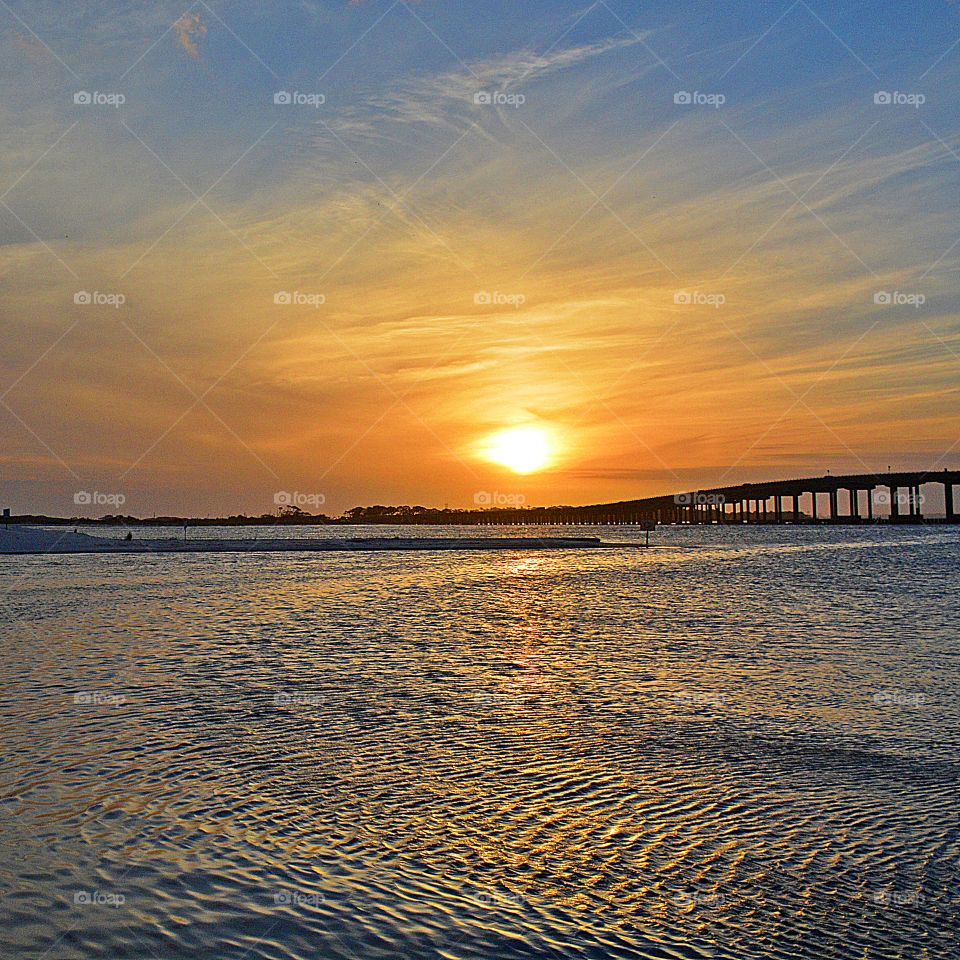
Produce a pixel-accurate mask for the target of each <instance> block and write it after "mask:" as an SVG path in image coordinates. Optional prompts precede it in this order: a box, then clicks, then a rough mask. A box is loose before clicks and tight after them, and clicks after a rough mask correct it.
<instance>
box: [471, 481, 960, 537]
mask: <svg viewBox="0 0 960 960" xmlns="http://www.w3.org/2000/svg"><path fill="white" fill-rule="evenodd" d="M933 484H936V485H939V486H941V487H942V489H943V502H944V514H945V515H944V516H942V517H941V516H937V517H936V518H931V516H930V515H929V511H928V512H927V514H925V513H924V509H923V507H924V503H925V497H924V495H923V492H922V488H924V487H927V486H929V485H933ZM956 484H960V471H956V470H943V471H940V472H931V471H912V472H897V473H884V474H850V475H846V476H831V475H829V474H828V475H826V476H823V477H805V478H801V479H793V480H772V481H765V482H762V483H746V484H739V485H737V486H729V487H713V488H710V489H703V490H691V491H686V492H683V493H675V494H669V495H666V496H660V497H647V498H645V499H641V500H625V501H621V502H619V503H607V504H597V505H593V506H586V507H545V508H534V509H511V510H493V511H485V512H484V515H483V516H484V519H483V521H481V522H484V523H497V524H512V523H521V524H531V523H545V524H590V525H596V524H600V525H603V524H614V525H616V524H650V523H658V524H801V523H807V524H814V523H826V524H870V523H894V524H911V523H929V522H934V523H958V522H960V521H958V517H957V512H956V505H957V501H956V500H955V498H954V490H953V488H954V486H955V485H956ZM466 522H469V521H466Z"/></svg>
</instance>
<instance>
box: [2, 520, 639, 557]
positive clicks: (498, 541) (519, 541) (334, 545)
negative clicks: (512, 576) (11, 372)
mask: <svg viewBox="0 0 960 960" xmlns="http://www.w3.org/2000/svg"><path fill="white" fill-rule="evenodd" d="M135 536H136V535H135ZM601 546H608V544H604V543H602V542H601V541H600V539H599V538H598V537H456V538H455V537H450V538H442V537H361V538H340V539H333V538H330V539H319V538H317V539H282V538H277V539H259V540H253V539H250V540H214V539H202V540H201V539H196V540H149V539H146V538H144V539H134V540H120V539H114V538H112V537H91V536H89V535H87V534H85V533H73V532H72V531H63V530H50V529H47V528H45V527H25V526H20V525H17V524H11V525H10V526H9V527H0V554H4V553H6V554H25V553H218V552H231V553H240V552H243V551H251V552H261V553H262V552H265V551H267V552H271V551H286V552H289V551H344V550H556V549H573V548H583V547H601ZM609 546H614V544H609ZM616 546H628V544H616Z"/></svg>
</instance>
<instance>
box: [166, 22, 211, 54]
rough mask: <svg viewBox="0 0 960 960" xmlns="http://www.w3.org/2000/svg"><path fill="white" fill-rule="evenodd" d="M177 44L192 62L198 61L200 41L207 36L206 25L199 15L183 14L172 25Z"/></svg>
mask: <svg viewBox="0 0 960 960" xmlns="http://www.w3.org/2000/svg"><path fill="white" fill-rule="evenodd" d="M173 30H174V34H175V35H176V38H177V43H179V44H180V46H181V47H183V49H184V50H186V51H187V53H188V54H190V56H191V57H193V58H194V60H199V59H200V47H199V43H200V41H201V40H202V39H203V38H204V37H205V36H206V35H207V25H206V24H205V23H204V22H203V19H202V18H201V16H200V14H199V13H190V12H187V13H184V14H183V15H182V16H181V17H180V18H179V19H178V20H177V21H176V22H175V23H174V25H173Z"/></svg>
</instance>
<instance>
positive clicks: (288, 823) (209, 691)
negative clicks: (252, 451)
mask: <svg viewBox="0 0 960 960" xmlns="http://www.w3.org/2000/svg"><path fill="white" fill-rule="evenodd" d="M578 531H579V532H582V533H583V534H584V535H591V534H598V535H600V536H603V537H604V539H616V538H621V539H625V540H633V539H636V538H637V534H635V533H633V532H631V531H630V530H629V529H627V528H613V529H597V530H594V529H593V528H578ZM91 532H93V531H91ZM96 532H98V533H100V532H103V531H96ZM255 532H256V531H251V530H250V529H249V528H242V529H241V530H240V531H238V532H237V535H238V536H250V535H251V534H252V533H255ZM269 532H270V535H274V533H275V532H276V531H274V530H273V529H271V531H269ZM305 532H306V531H305V530H304V529H303V528H294V529H293V530H292V531H291V533H292V534H294V535H298V536H302V535H303V534H304V533H305ZM314 532H315V533H316V535H330V532H328V531H323V530H319V531H314ZM349 532H350V533H351V534H352V535H358V534H362V533H367V534H368V535H369V534H371V533H376V534H393V533H397V534H406V535H409V534H410V533H411V530H410V528H403V529H400V530H391V529H389V528H388V529H383V528H377V529H375V530H372V531H371V530H370V529H369V528H366V529H365V530H353V531H349ZM413 532H414V533H416V534H417V535H422V534H425V533H430V532H432V533H435V534H437V535H451V534H455V533H456V531H451V530H449V529H438V530H433V531H431V530H428V529H424V528H417V529H416V530H415V531H413ZM469 532H470V533H471V534H475V533H476V532H477V531H476V530H474V529H472V528H471V530H470V531H469ZM481 532H482V531H481ZM489 532H490V533H491V534H496V533H497V532H498V531H496V530H495V529H491V530H490V531H489ZM509 532H510V533H511V534H514V533H516V532H517V530H516V528H511V529H510V531H509ZM529 532H530V533H531V534H532V535H536V534H542V533H546V532H547V531H545V530H543V529H541V528H537V529H536V530H533V531H529ZM561 532H563V531H561ZM566 532H569V531H566ZM259 533H260V535H262V536H265V535H267V531H260V532H259ZM332 533H333V535H338V536H342V535H344V530H343V529H342V528H339V529H335V530H334V531H333V532H332ZM191 535H193V533H191ZM197 535H201V532H200V531H198V532H197ZM221 535H222V531H221ZM653 541H654V542H655V543H658V544H662V545H663V548H661V549H656V550H650V551H636V550H617V549H612V550H585V551H569V552H568V551H561V552H551V553H541V554H537V553H526V554H523V553H503V554H501V553H461V552H453V553H438V554H431V553H428V552H424V553H417V554H414V555H409V554H390V553H383V554H363V555H356V554H342V553H341V554H320V555H316V554H313V555H295V554H251V555H249V556H247V555H203V554H201V555H165V556H136V557H130V556H115V555H114V556H111V555H92V556H91V555H87V556H61V557H19V558H18V557H6V558H0V599H2V601H3V605H4V617H3V624H2V627H0V630H2V635H3V642H2V645H0V676H2V678H3V689H4V696H3V698H2V699H0V733H2V737H3V743H4V759H3V765H2V772H0V803H2V806H0V810H2V818H0V955H2V956H4V957H13V958H20V957H37V958H48V960H55V958H124V960H126V958H149V957H156V958H161V960H165V958H168V957H170V958H181V957H184V958H185V957H207V956H210V957H224V958H259V957H265V958H308V957H309V958H317V957H321V958H326V957H331V958H339V957H343V958H348V957H349V958H369V957H384V958H394V957H396V958H399V957H413V958H421V957H422V958H438V960H439V958H445V960H459V958H481V957H482V958H501V957H503V958H526V957H557V958H560V957H564V958H565V957H577V958H597V960H599V958H608V957H613V958H621V957H623V958H626V957H638V958H654V957H681V958H682V957H690V958H699V957H715V958H727V957H729V958H738V960H739V958H745V957H771V958H781V957H782V958H784V960H786V958H791V960H792V958H798V957H800V958H805V957H811V958H813V957H816V958H834V957H836V958H851V957H856V958H858V960H864V958H869V960H872V958H923V960H932V958H939V957H944V958H946V957H952V958H955V957H957V956H958V955H960V949H958V946H957V939H956V938H957V929H958V927H960V830H958V826H960V814H958V803H957V797H958V786H960V698H958V693H960V641H958V637H957V623H958V619H960V618H958V613H960V602H958V599H957V591H956V586H957V578H956V571H957V563H958V558H960V531H958V530H956V529H955V528H954V529H951V528H946V527H940V528H909V529H904V528H898V529H893V528H876V529H873V528H871V529H867V528H833V529H829V528H817V529H813V528H802V529H797V530H794V529H789V528H786V529H776V528H752V529H744V528H737V529H732V528H727V529H723V530H715V529H709V528H694V529H665V530H660V531H658V532H657V533H656V534H655V535H654V536H653Z"/></svg>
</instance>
